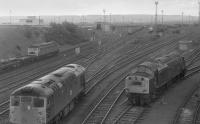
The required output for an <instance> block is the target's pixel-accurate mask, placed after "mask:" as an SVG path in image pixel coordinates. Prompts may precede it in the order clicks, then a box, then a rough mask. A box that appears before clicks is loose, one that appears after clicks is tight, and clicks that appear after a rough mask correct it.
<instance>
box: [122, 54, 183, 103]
mask: <svg viewBox="0 0 200 124" xmlns="http://www.w3.org/2000/svg"><path fill="white" fill-rule="evenodd" d="M185 71H186V66H185V60H184V57H182V56H180V55H179V54H177V53H172V54H168V55H165V56H162V57H159V58H156V59H154V60H151V61H147V62H144V63H142V64H140V65H138V66H137V67H136V68H134V69H133V70H132V71H131V73H130V74H129V75H128V76H127V77H126V79H125V91H126V94H127V97H128V99H129V101H131V103H133V104H136V105H141V104H142V105H144V104H149V103H150V102H151V101H152V100H153V99H154V98H156V96H157V95H158V93H159V90H161V89H163V88H164V89H165V87H167V86H169V85H170V84H171V83H172V82H173V81H174V79H178V78H181V77H183V76H184V74H185Z"/></svg>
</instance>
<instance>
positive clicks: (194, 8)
mask: <svg viewBox="0 0 200 124" xmlns="http://www.w3.org/2000/svg"><path fill="white" fill-rule="evenodd" d="M158 1H159V4H158V13H161V10H164V14H167V15H180V14H181V12H184V14H185V15H194V16H196V15H198V0H158ZM154 3H155V0H0V16H9V14H10V13H11V15H12V16H17V15H32V16H38V15H91V14H98V15H101V14H103V11H102V10H103V9H105V10H106V14H110V13H112V14H154V13H155V4H154Z"/></svg>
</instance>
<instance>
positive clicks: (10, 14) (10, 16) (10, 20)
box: [9, 10, 12, 24]
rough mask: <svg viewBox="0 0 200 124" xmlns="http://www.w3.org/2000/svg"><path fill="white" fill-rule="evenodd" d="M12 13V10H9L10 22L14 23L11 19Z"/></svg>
mask: <svg viewBox="0 0 200 124" xmlns="http://www.w3.org/2000/svg"><path fill="white" fill-rule="evenodd" d="M11 13H12V11H11V10H9V15H10V24H11V23H12V21H11Z"/></svg>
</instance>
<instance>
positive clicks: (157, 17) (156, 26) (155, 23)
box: [155, 1, 158, 29]
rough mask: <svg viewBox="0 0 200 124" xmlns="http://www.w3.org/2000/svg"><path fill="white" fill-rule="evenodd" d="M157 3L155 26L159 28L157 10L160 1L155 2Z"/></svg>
mask: <svg viewBox="0 0 200 124" xmlns="http://www.w3.org/2000/svg"><path fill="white" fill-rule="evenodd" d="M155 5H156V14H155V28H156V29H157V21H158V14H157V10H158V1H156V2H155Z"/></svg>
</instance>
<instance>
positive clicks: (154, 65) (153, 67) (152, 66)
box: [138, 61, 157, 72]
mask: <svg viewBox="0 0 200 124" xmlns="http://www.w3.org/2000/svg"><path fill="white" fill-rule="evenodd" d="M139 66H145V67H147V68H149V69H150V70H152V71H153V72H155V71H156V69H157V64H155V63H153V62H149V61H147V62H143V63H142V64H140V65H139ZM139 66H138V67H139Z"/></svg>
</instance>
